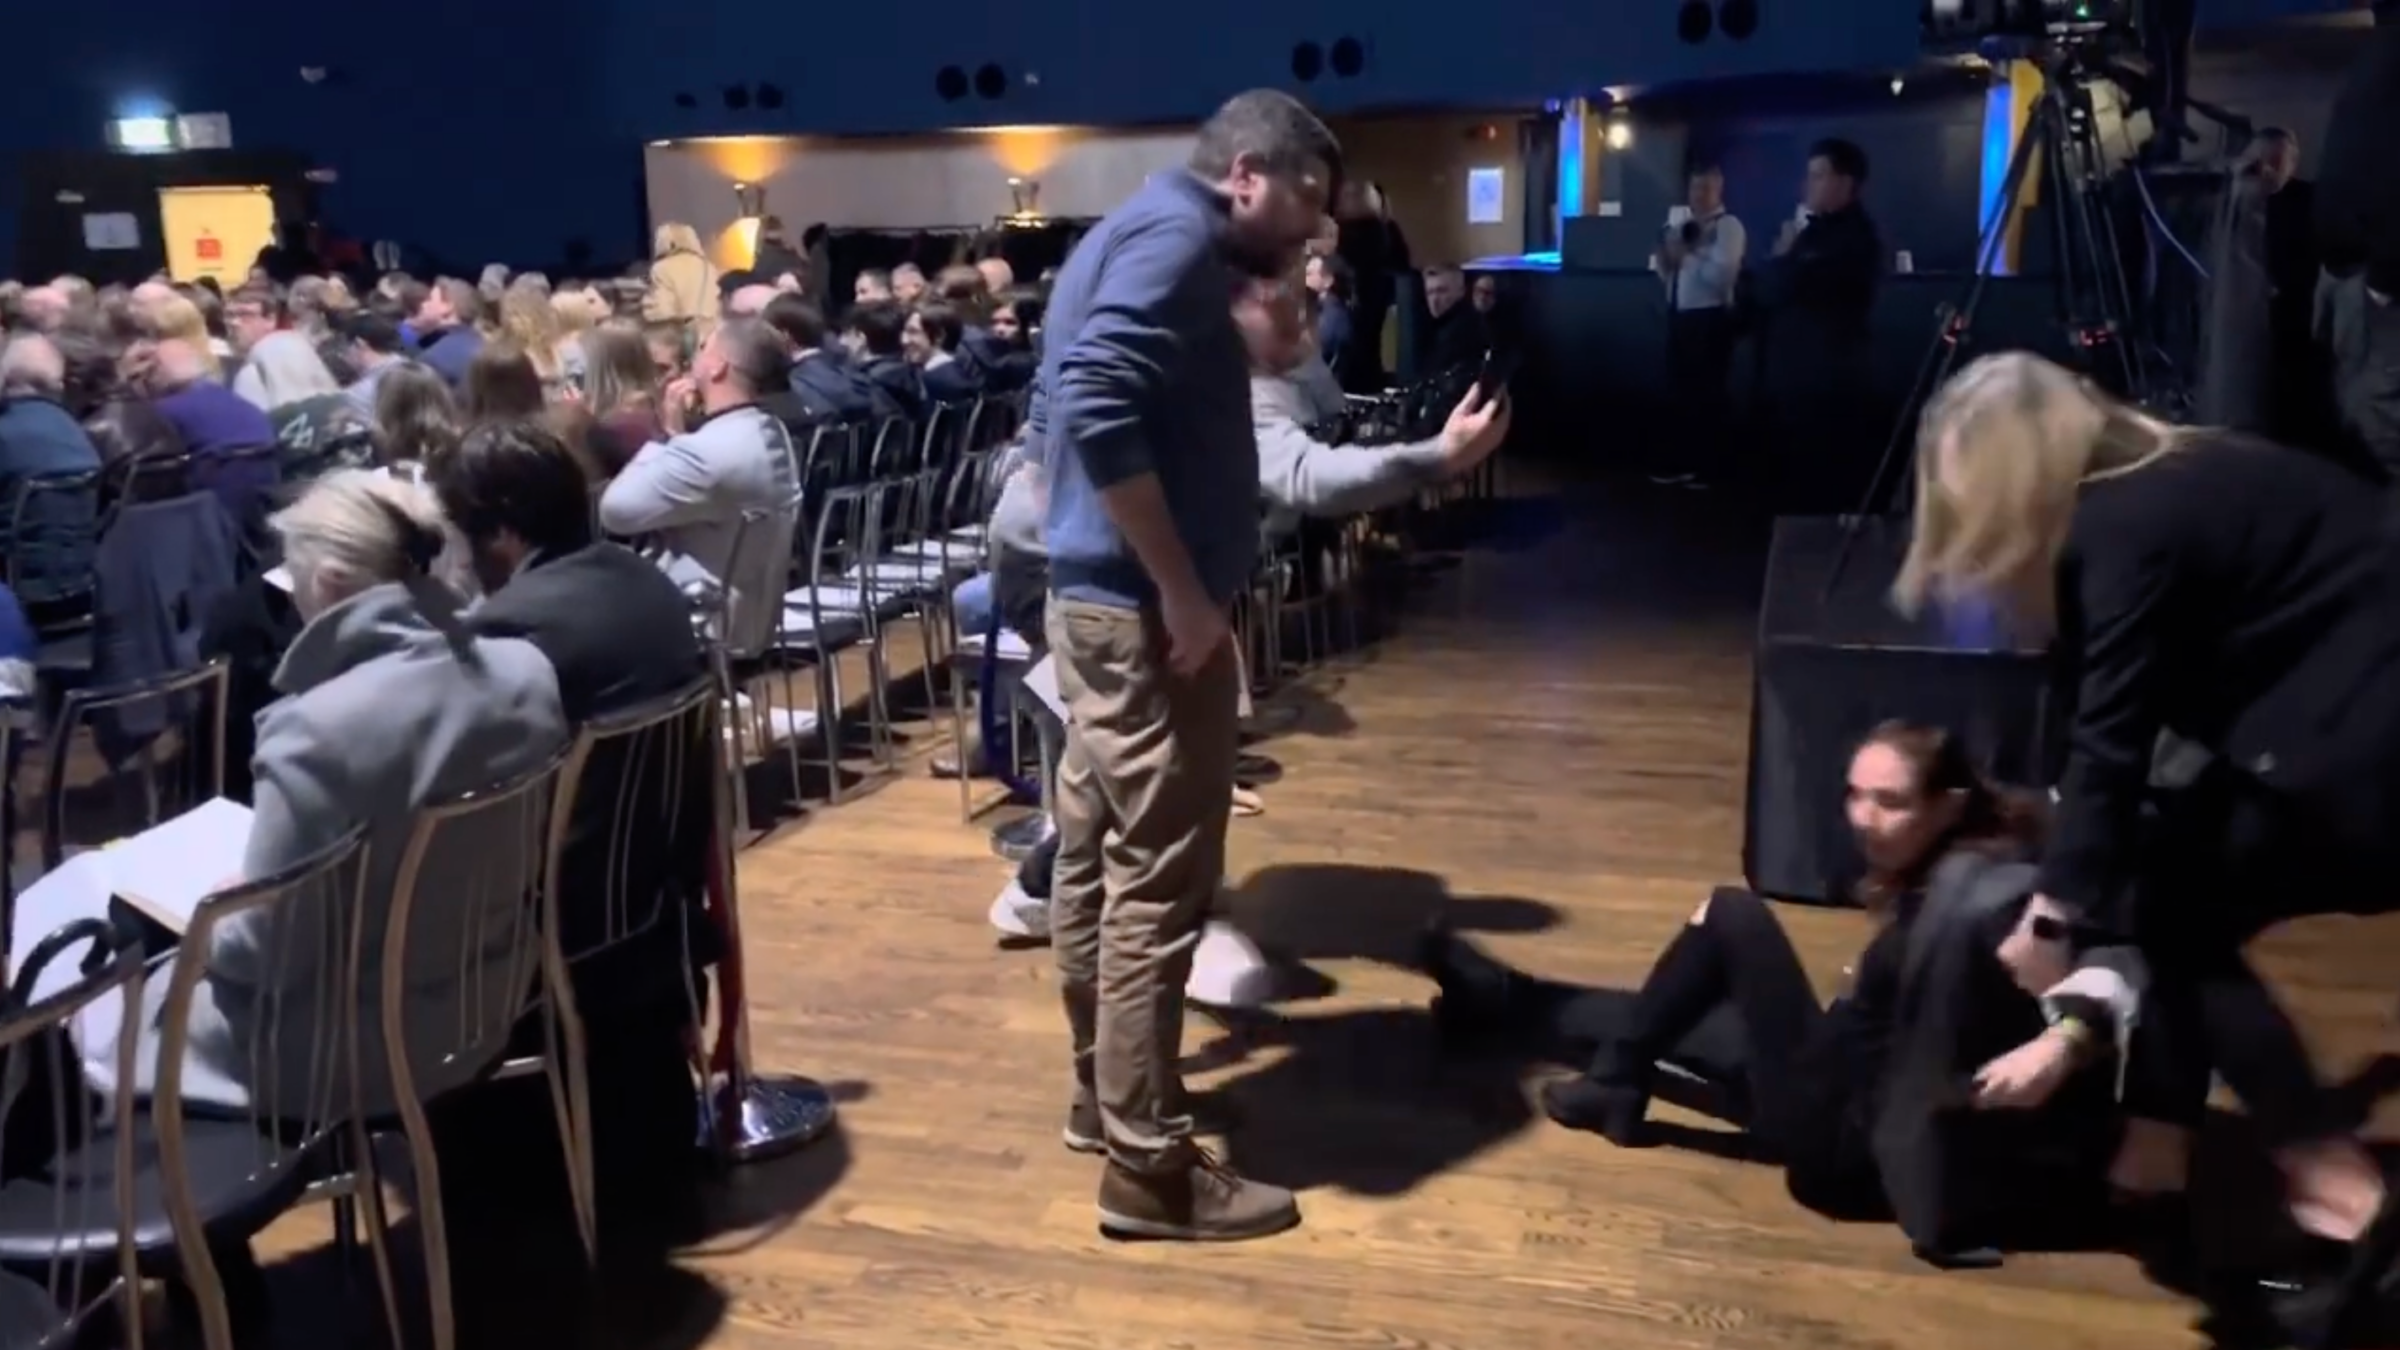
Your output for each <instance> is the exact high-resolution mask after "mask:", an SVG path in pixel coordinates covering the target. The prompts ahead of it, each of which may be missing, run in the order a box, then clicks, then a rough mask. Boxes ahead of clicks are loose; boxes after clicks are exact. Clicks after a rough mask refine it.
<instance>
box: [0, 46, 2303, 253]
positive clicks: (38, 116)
mask: <svg viewBox="0 0 2400 1350" xmlns="http://www.w3.org/2000/svg"><path fill="white" fill-rule="evenodd" d="M2339 3H2341V0H2204V5H2203V8H2204V10H2205V11H2208V12H2210V14H2211V16H2212V17H2220V16H2219V15H2218V14H2217V13H2216V12H2218V11H2223V12H2224V13H2225V14H2227V15H2231V16H2234V17H2238V18H2240V19H2245V20H2247V19H2255V18H2258V17H2262V16H2263V14H2265V13H2271V12H2300V11H2309V10H2322V9H2325V8H2327V7H2329V6H2334V5H2337V4H2339ZM1677 8H1678V6H1677V3H1676V0H1483V3H1481V4H1479V5H1476V6H1473V7H1471V8H1470V9H1468V10H1466V11H1461V10H1459V9H1458V8H1457V7H1455V6H1433V7H1428V6H1422V5H1420V6H1400V7H1394V6H1392V5H1390V4H1388V3H1385V0H1225V3H1222V4H1216V5H1203V6H1193V5H1172V4H1160V3H1156V0H1027V2H1026V3H1020V4H992V3H990V2H989V0H908V3H906V4H902V5H878V4H871V3H847V4H838V5H806V4H792V3H788V2H787V0H685V3H681V4H668V5H661V4H659V3H658V0H587V3H585V4H581V5H567V4H564V3H561V0H409V2H408V3H406V4H402V5H395V6H381V7H378V6H366V7H350V8H340V7H336V8H331V9H329V8H327V7H326V6H324V5H322V4H319V3H315V0H241V3H240V4H239V5H234V6H227V5H213V6H212V5H194V4H190V3H188V2H186V0H175V2H174V3H170V2H169V0H54V3H45V4H23V5H19V6H16V9H17V10H19V11H22V12H18V13H12V16H11V17H12V22H11V25H10V28H11V32H10V36H11V38H12V39H13V40H14V42H15V44H16V49H17V50H18V51H19V52H20V53H22V56H21V58H20V59H19V60H18V61H17V62H15V63H13V70H12V77H11V78H10V79H9V80H7V81H5V82H0V162H5V161H6V158H7V157H8V156H9V155H11V154H12V153H13V152H17V151H22V150H30V149H45V150H72V149H78V148H88V149H92V150H98V149H100V148H101V145H102V141H103V128H104V127H105V124H106V123H107V121H108V120H109V119H110V118H111V117H115V116H123V115H130V114H135V113H139V112H143V111H163V110H171V111H177V112H225V113H229V114H231V115H232V119H233V128H234V136H235V140H236V143H237V145H240V146H243V147H247V148H253V149H291V150H297V151H300V152H303V153H305V154H307V155H308V156H310V157H311V158H312V160H314V161H315V162H316V163H318V164H319V165H321V166H322V167H325V168H329V169H332V170H334V171H335V172H336V173H338V175H339V181H338V183H336V184H335V185H334V186H333V187H331V188H330V189H329V190H328V191H327V192H326V193H325V196H324V203H323V206H324V210H323V214H324V215H325V217H326V218H327V219H328V220H330V221H331V222H333V223H334V224H336V225H338V226H340V227H342V228H344V229H346V230H349V231H352V232H355V233H359V234H363V235H367V236H371V237H390V238H399V239H403V240H405V241H408V242H410V243H412V244H416V245H419V246H421V247H425V248H428V249H430V250H432V251H434V252H435V253H437V254H439V255H442V256H443V257H445V258H446V259H447V260H449V261H452V262H454V263H459V264H462V265H463V264H465V263H469V262H473V261H478V260H481V259H487V258H506V259H510V260H515V261H524V262H546V261H549V260H552V259H555V258H557V257H558V256H559V255H560V254H561V253H562V251H563V250H564V248H565V245H566V244H567V243H568V241H570V240H575V239H583V240H587V241H589V242H590V243H591V244H592V245H593V247H594V249H595V251H596V252H597V254H598V255H599V256H601V257H612V256H623V255H625V254H629V253H632V252H637V251H639V249H640V247H641V243H642V240H641V235H642V222H641V194H640V186H639V179H640V173H641V167H640V164H641V161H640V147H641V143H642V142H643V141H646V140H652V139H662V138H671V137H678V136H692V135H704V134H737V133H744V132H819V133H836V134H838V133H861V132H891V131H922V130H929V129H934V128H941V127H955V126H970V125H986V126H988V125H1005V124H1011V123H1017V124H1025V123H1084V124H1119V125H1122V124H1127V123H1139V122H1157V121H1173V120H1180V119H1189V118H1193V117H1197V116H1199V115H1202V114H1204V113H1206V112H1207V111H1208V110H1209V109H1210V108H1211V107H1212V106H1214V105H1215V104H1216V103H1217V102H1218V101H1219V100H1221V99H1223V98H1224V97H1225V96H1226V95H1228V94H1230V93H1233V92H1235V91H1237V90H1240V89H1243V88H1248V87H1254V86H1259V85H1281V86H1285V87H1290V88H1293V89H1295V90H1298V91H1300V92H1302V93H1304V94H1305V95H1306V96H1307V97H1308V98H1309V99H1310V100H1311V101H1312V102H1314V103H1316V104H1318V105H1319V106H1321V107H1323V108H1325V109H1327V110H1328V111H1333V112H1343V111H1358V110H1364V109H1372V108H1388V107H1408V106H1478V107H1493V106H1508V105H1512V104H1517V105H1525V104H1533V103H1537V102H1540V101H1542V100H1544V99H1549V98H1557V97H1562V96H1566V95H1569V94H1576V93H1592V92H1597V91H1599V90H1600V89H1602V88H1604V87H1607V86H1611V85H1619V86H1622V85H1636V86H1648V85H1657V84H1662V83H1682V82H1688V81H1693V80H1711V79H1721V78H1725V77H1729V76H1745V75H1760V74H1768V73H1773V72H1779V71H1807V70H1890V69H1895V68H1899V67H1902V66H1906V65H1909V64H1911V63H1912V62H1913V60H1914V58H1915V54H1916V51H1917V45H1918V35H1917V14H1918V6H1917V5H1916V4H1915V3H1911V2H1910V0H1758V5H1757V8H1758V10H1759V12H1760V15H1761V18H1760V22H1759V26H1758V29H1757V31H1756V32H1755V33H1754V34H1753V35H1751V36H1750V37H1748V38H1747V39H1746V40H1741V41H1736V40H1732V39H1729V38H1727V37H1725V36H1723V35H1722V34H1721V33H1717V34H1714V35H1712V36H1711V37H1710V38H1709V39H1708V40H1706V41H1703V42H1700V43H1686V42H1684V41H1683V40H1682V39H1681V38H1680V37H1679V36H1678V34H1677V31H1676V14H1677ZM237 14H238V18H237V17H235V16H236V15H237ZM1344 37H1348V38H1354V39H1356V40H1357V41H1358V42H1359V43H1360V44H1362V46H1363V49H1364V52H1365V61H1364V67H1363V69H1362V70H1361V72H1360V73H1359V74H1358V75H1357V76H1356V77H1354V78H1350V79H1342V78H1337V77H1335V76H1333V75H1331V74H1327V75H1326V76H1324V77H1323V78H1320V79H1317V80H1315V81H1313V82H1310V83H1307V84H1305V85H1303V84H1301V83H1299V82H1298V81H1296V80H1295V79H1294V77H1293V74H1292V69H1291V53H1292V48H1293V46H1294V44H1296V43H1300V42H1304V41H1313V42H1316V43H1318V44H1320V45H1321V46H1324V47H1327V48H1330V47H1331V46H1332V44H1334V43H1335V42H1336V41H1337V40H1338V39H1341V38H1344ZM986 64H989V65H994V66H997V67H998V68H999V69H1000V70H1001V72H1003V73H1004V75H1005V77H1006V88H1005V91H1004V92H1003V94H1002V96H1001V97H999V98H995V99H985V98H981V97H978V96H976V95H974V94H972V93H970V94H969V95H968V96H967V97H966V98H965V99H963V100H960V101H957V102H945V101H944V100H942V99H941V98H940V97H938V96H937V95H936V93H935V72H936V71H937V70H939V69H940V68H942V67H944V66H951V65H955V66H958V67H961V68H963V69H964V70H966V71H967V72H969V73H970V74H971V73H972V72H974V71H976V70H977V69H979V68H980V67H982V66H984V65H986ZM304 66H321V67H325V68H327V69H328V70H329V71H331V72H332V76H333V78H331V79H329V80H328V81H327V82H325V83H324V84H321V85H314V86H312V85H309V84H305V83H303V82H302V80H301V79H300V75H299V72H300V69H301V68H302V67H304ZM762 84H771V85H773V86H775V87H776V89H778V90H779V91H780V93H781V95H782V98H781V106H779V107H777V108H773V109H767V108H762V107H760V106H758V105H757V104H756V103H755V102H753V103H752V104H751V106H749V107H747V108H744V109H741V110H738V111H737V110H735V109H732V108H729V107H728V106H727V105H726V102H725V99H724V97H723V95H724V91H725V90H726V89H727V88H728V87H730V86H742V87H744V88H755V87H757V86H759V85H762ZM678 95H688V96H689V97H690V101H691V103H692V104H693V105H694V106H691V107H682V106H679V105H678V102H677V96H678ZM1762 149H1763V147H1762ZM1765 158H1776V159H1779V158H1780V151H1779V152H1778V153H1777V154H1776V155H1772V156H1765ZM17 197H18V189H17V188H16V186H15V185H14V182H13V180H12V181H10V182H8V183H5V184H0V259H4V258H8V257H11V256H13V255H14V246H13V244H14V233H15V229H14V224H13V219H14V216H15V214H16V207H17Z"/></svg>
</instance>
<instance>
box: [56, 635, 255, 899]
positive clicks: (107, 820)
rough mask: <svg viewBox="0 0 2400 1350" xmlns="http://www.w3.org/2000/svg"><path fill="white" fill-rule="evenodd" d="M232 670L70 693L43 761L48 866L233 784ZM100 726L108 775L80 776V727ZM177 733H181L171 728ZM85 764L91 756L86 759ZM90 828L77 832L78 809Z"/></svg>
mask: <svg viewBox="0 0 2400 1350" xmlns="http://www.w3.org/2000/svg"><path fill="white" fill-rule="evenodd" d="M226 690H227V680H226V668H225V666H224V664H223V663H221V662H214V661H212V662H210V663H208V664H207V665H204V666H201V667H199V668H198V669H195V670H185V671H178V672H176V673H174V674H172V675H163V676H159V677H158V678H156V679H150V680H142V681H139V682H136V683H132V684H124V685H118V686H116V687H115V688H110V689H77V690H72V691H70V692H69V693H68V694H67V697H66V702H65V703H64V705H63V706H62V707H61V708H60V710H59V714H58V725H57V726H56V727H55V728H54V729H53V730H52V733H51V736H50V743H49V745H48V746H47V747H46V749H47V754H46V755H45V756H44V762H43V765H42V866H43V869H44V870H49V869H51V868H55V867H57V866H58V865H59V864H60V863H63V862H65V861H66V857H67V850H68V849H69V848H71V847H74V846H76V845H78V844H81V845H88V846H98V845H102V844H106V843H107V842H109V841H110V840H112V839H121V838H124V837H125V836H127V835H130V834H137V833H139V832H141V831H143V830H146V829H148V828H149V827H151V826H153V825H156V824H159V823H160V822H162V821H166V820H170V819H172V818H174V817H175V816H178V815H181V814H183V813H184V812H185V811H188V810H190V809H192V808H193V807H195V806H198V805H200V804H201V803H202V802H205V801H207V800H209V799H210V798H212V797H217V796H220V795H222V794H223V793H224V791H225V716H226V701H227V693H226ZM87 726H88V727H90V728H91V729H92V744H93V745H95V746H96V747H97V748H98V750H99V752H100V753H99V756H98V759H99V765H98V767H99V773H98V774H97V775H95V776H92V777H91V778H89V779H88V780H87V781H80V782H79V781H76V779H75V777H74V772H75V769H76V767H77V762H78V757H77V756H76V755H75V753H74V750H75V743H76V740H77V739H78V738H77V737H76V735H75V733H76V732H77V731H78V730H80V729H81V728H84V727H87ZM170 733H172V734H170ZM85 762H88V760H87V761H85ZM70 814H72V815H74V816H75V817H76V818H77V820H78V821H81V822H84V824H83V826H80V827H78V828H77V829H76V831H75V833H76V835H77V836H79V837H76V838H70V837H69V822H68V817H69V815H70Z"/></svg>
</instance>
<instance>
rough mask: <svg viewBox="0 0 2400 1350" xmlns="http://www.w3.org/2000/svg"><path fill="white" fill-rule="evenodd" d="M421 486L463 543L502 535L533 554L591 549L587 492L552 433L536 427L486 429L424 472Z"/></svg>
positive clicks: (519, 424) (494, 425) (525, 423)
mask: <svg viewBox="0 0 2400 1350" xmlns="http://www.w3.org/2000/svg"><path fill="white" fill-rule="evenodd" d="M425 481H426V483H427V484H428V485H429V486H431V487H432V488H433V493H434V495H435V496H436V497H438V498H440V499H441V503H442V511H443V513H444V514H446V515H448V516H449V517H450V520H451V522H452V523H453V524H455V525H457V526H458V530H459V533H461V534H463V535H465V536H466V537H467V541H468V542H469V543H473V544H480V543H484V542H487V541H489V540H491V539H494V538H496V537H498V535H499V534H500V532H501V531H503V530H506V531H508V532H509V533H512V534H514V535H516V536H517V537H518V538H519V539H522V540H524V541H525V543H526V544H527V545H528V546H530V547H532V548H536V549H540V550H543V551H544V552H564V551H567V550H570V549H578V548H582V547H583V546H584V545H586V544H589V543H590V542H592V498H591V486H590V484H589V483H588V482H587V481H586V480H585V478H584V476H583V466H582V465H581V464H579V463H578V462H576V459H575V455H574V453H573V452H572V451H570V450H568V449H567V443H566V442H565V441H562V440H560V439H559V438H558V433H556V432H554V431H552V430H551V429H550V428H549V427H547V426H544V425H542V423H540V422H539V421H534V420H521V421H507V422H488V423H485V424H484V425H482V426H479V427H476V428H475V429H473V430H471V431H469V432H468V433H467V436H466V439H465V440H463V441H460V442H459V444H458V448H457V449H456V450H453V451H451V452H450V453H448V454H446V455H439V456H436V457H435V459H434V461H433V462H432V463H430V464H428V465H426V466H425Z"/></svg>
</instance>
